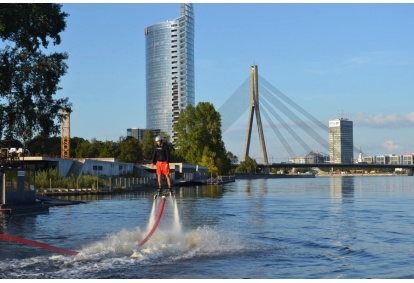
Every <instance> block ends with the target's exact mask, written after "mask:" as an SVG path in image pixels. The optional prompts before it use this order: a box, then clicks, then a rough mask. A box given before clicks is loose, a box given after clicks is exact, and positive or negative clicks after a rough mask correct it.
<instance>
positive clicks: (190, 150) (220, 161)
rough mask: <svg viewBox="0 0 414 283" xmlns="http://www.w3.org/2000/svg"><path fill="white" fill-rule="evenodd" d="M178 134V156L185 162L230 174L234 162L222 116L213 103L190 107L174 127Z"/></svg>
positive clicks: (181, 114) (201, 103)
mask: <svg viewBox="0 0 414 283" xmlns="http://www.w3.org/2000/svg"><path fill="white" fill-rule="evenodd" d="M174 131H175V132H176V133H177V139H176V150H175V154H176V155H177V156H179V157H181V158H182V159H183V160H184V161H185V162H187V163H190V164H201V165H204V166H207V167H209V169H210V168H211V170H213V171H214V172H217V173H218V174H225V173H228V172H229V170H230V167H231V166H230V160H229V159H228V158H227V153H226V148H225V146H224V142H223V141H222V138H221V116H220V113H218V112H217V111H216V110H215V109H214V106H213V105H212V104H211V103H209V102H199V103H198V104H197V106H196V107H195V108H194V107H193V106H192V105H189V106H187V107H186V109H185V110H184V111H182V112H181V113H180V116H179V118H178V121H177V123H176V124H174ZM211 160H212V162H213V164H214V166H213V165H212V163H211ZM210 173H213V172H210Z"/></svg>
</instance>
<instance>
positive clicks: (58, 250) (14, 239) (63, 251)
mask: <svg viewBox="0 0 414 283" xmlns="http://www.w3.org/2000/svg"><path fill="white" fill-rule="evenodd" d="M167 196H170V197H173V193H172V192H169V193H167V194H162V195H158V194H156V195H155V196H154V200H156V199H157V198H158V197H161V203H160V207H159V209H158V214H157V218H156V220H155V223H154V225H153V227H152V228H151V230H150V231H149V232H148V234H147V235H146V237H145V238H144V239H143V240H141V241H140V242H139V243H138V247H142V246H143V245H144V244H145V243H146V242H147V241H148V240H149V238H151V236H152V234H153V233H154V232H155V230H156V229H157V226H158V223H159V222H160V219H161V216H162V213H163V211H164V206H165V200H166V197H167ZM0 240H6V241H11V242H16V243H21V244H26V245H31V246H36V247H40V248H42V249H46V250H50V251H54V252H56V253H61V254H66V255H77V254H78V253H79V252H77V251H71V250H66V249H62V248H58V247H54V246H50V245H47V244H44V243H40V242H37V241H32V240H28V239H24V238H20V237H15V236H11V235H7V234H0Z"/></svg>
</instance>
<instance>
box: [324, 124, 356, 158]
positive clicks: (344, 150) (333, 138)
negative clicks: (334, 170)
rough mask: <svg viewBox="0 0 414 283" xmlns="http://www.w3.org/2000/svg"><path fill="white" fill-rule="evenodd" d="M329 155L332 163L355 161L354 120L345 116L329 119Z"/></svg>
mask: <svg viewBox="0 0 414 283" xmlns="http://www.w3.org/2000/svg"><path fill="white" fill-rule="evenodd" d="M329 157H330V161H331V163H344V164H350V163H353V162H354V134H353V122H352V121H349V120H348V119H345V118H340V119H336V120H332V121H329Z"/></svg>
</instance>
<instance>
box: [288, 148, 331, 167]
mask: <svg viewBox="0 0 414 283" xmlns="http://www.w3.org/2000/svg"><path fill="white" fill-rule="evenodd" d="M326 161H329V157H328V156H327V155H326V154H323V153H321V152H318V151H315V150H312V151H310V152H309V153H307V154H305V155H303V156H297V157H293V158H292V163H297V164H316V163H325V162H326Z"/></svg>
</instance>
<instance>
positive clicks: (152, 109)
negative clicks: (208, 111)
mask: <svg viewBox="0 0 414 283" xmlns="http://www.w3.org/2000/svg"><path fill="white" fill-rule="evenodd" d="M145 51H146V99H147V105H146V107H147V108H146V111H147V113H146V114H147V115H146V118H147V129H152V130H156V129H159V130H161V131H164V132H166V133H167V134H168V135H170V137H171V140H172V141H175V139H176V136H175V133H174V132H173V125H174V123H175V122H176V121H177V120H178V117H179V114H180V111H181V110H184V109H185V108H186V107H187V106H188V105H190V104H191V105H193V106H194V105H195V81H194V13H193V5H192V4H181V16H180V17H179V18H177V19H174V20H169V21H166V22H162V23H158V24H154V25H152V26H149V27H147V28H146V29H145Z"/></svg>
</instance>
